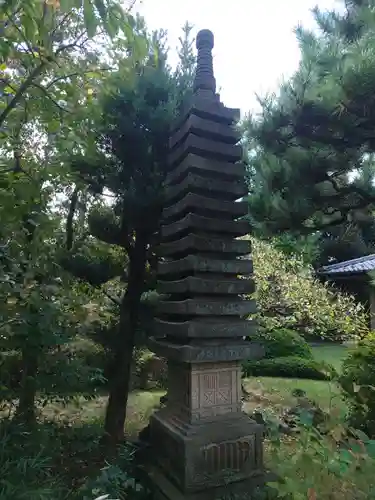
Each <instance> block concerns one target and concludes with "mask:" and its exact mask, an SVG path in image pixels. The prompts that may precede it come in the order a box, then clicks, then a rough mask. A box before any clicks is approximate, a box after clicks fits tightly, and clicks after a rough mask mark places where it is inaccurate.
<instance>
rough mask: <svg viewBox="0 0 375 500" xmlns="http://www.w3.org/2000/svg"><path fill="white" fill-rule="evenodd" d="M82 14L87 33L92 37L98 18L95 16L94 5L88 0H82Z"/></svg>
mask: <svg viewBox="0 0 375 500" xmlns="http://www.w3.org/2000/svg"><path fill="white" fill-rule="evenodd" d="M83 16H84V19H85V26H86V30H87V34H88V36H89V37H90V38H92V37H93V36H95V33H96V28H97V27H98V20H97V18H96V16H95V11H94V7H93V5H92V4H91V1H90V0H84V4H83Z"/></svg>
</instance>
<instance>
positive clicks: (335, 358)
mask: <svg viewBox="0 0 375 500" xmlns="http://www.w3.org/2000/svg"><path fill="white" fill-rule="evenodd" d="M312 351H313V354H314V357H315V359H316V360H317V361H322V362H324V363H329V364H331V365H332V366H333V367H334V368H335V370H337V371H338V372H340V371H341V365H342V362H343V359H344V358H345V357H346V355H347V353H348V351H349V347H346V346H345V345H341V344H328V345H321V346H314V347H312Z"/></svg>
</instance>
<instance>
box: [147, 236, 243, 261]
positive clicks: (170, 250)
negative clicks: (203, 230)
mask: <svg viewBox="0 0 375 500" xmlns="http://www.w3.org/2000/svg"><path fill="white" fill-rule="evenodd" d="M197 252H212V253H222V254H223V257H225V258H228V256H241V255H248V254H250V252H251V243H250V241H249V240H234V239H229V238H226V239H220V238H210V237H204V236H198V235H196V234H189V235H188V236H185V237H184V238H181V239H180V240H175V241H171V242H169V243H162V244H160V245H159V247H158V250H157V253H158V255H160V256H161V257H168V256H171V255H179V254H185V253H197Z"/></svg>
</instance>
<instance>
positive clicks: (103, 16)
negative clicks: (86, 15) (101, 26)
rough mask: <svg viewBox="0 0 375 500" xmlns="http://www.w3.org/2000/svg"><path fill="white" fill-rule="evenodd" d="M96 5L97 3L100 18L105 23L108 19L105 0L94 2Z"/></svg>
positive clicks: (95, 0)
mask: <svg viewBox="0 0 375 500" xmlns="http://www.w3.org/2000/svg"><path fill="white" fill-rule="evenodd" d="M94 3H95V7H96V8H97V10H98V12H99V16H100V18H101V20H102V21H103V23H105V21H106V19H107V10H106V8H105V5H104V2H103V0H94Z"/></svg>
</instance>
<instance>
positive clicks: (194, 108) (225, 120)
mask: <svg viewBox="0 0 375 500" xmlns="http://www.w3.org/2000/svg"><path fill="white" fill-rule="evenodd" d="M191 114H194V115H197V116H200V117H202V118H206V119H207V120H212V121H215V122H217V123H222V124H224V125H227V126H229V127H232V126H233V124H234V123H237V122H239V120H240V118H241V110H240V109H238V108H227V107H226V106H224V105H223V103H222V102H220V99H205V98H202V97H201V96H199V95H195V96H194V97H193V99H192V101H191V103H190V104H188V105H187V106H186V108H185V110H184V112H183V113H182V115H181V117H179V118H177V119H176V120H175V122H174V124H173V126H172V129H171V135H173V134H174V133H175V132H176V131H177V130H178V129H179V128H181V126H182V124H183V123H184V122H185V121H186V120H187V117H188V116H189V115H191Z"/></svg>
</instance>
